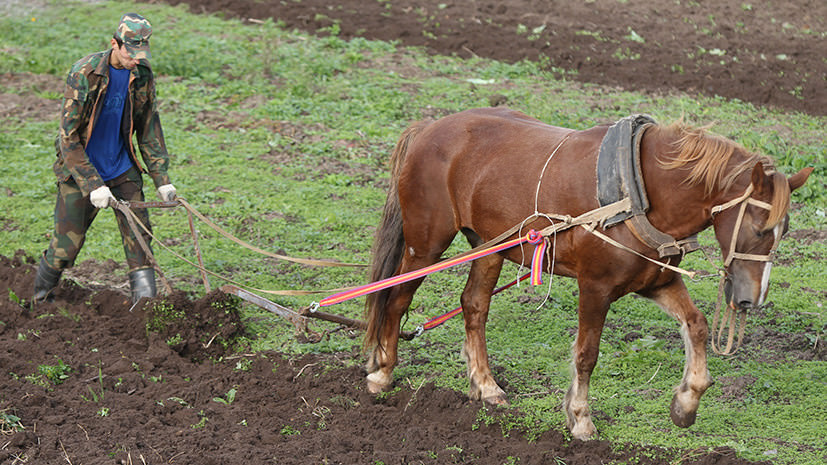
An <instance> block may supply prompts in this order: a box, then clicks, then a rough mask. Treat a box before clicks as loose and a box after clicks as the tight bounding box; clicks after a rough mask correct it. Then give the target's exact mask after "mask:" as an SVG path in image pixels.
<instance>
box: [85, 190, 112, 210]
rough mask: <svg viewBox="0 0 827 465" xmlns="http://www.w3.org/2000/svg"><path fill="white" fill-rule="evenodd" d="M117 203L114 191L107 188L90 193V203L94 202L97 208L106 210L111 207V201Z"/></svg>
mask: <svg viewBox="0 0 827 465" xmlns="http://www.w3.org/2000/svg"><path fill="white" fill-rule="evenodd" d="M110 200H112V201H115V196H113V195H112V191H110V190H109V188H108V187H106V186H101V187H98V188H97V189H95V190H93V191H92V192H90V193H89V201H90V202H92V205H94V206H95V207H96V208H106V207H108V206H109V201H110Z"/></svg>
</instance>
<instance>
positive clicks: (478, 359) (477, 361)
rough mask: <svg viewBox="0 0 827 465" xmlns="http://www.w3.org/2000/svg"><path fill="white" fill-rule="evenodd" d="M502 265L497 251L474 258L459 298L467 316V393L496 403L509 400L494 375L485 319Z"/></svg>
mask: <svg viewBox="0 0 827 465" xmlns="http://www.w3.org/2000/svg"><path fill="white" fill-rule="evenodd" d="M502 266H503V258H502V257H501V256H500V255H498V254H493V255H489V256H487V257H483V258H479V259H477V260H476V261H474V262H473V264H472V265H471V272H470V273H469V275H468V282H467V283H466V284H465V290H464V291H463V292H462V297H461V299H460V300H461V303H462V315H463V319H464V320H465V342H464V343H463V345H462V355H463V357H464V358H465V361H466V362H467V364H468V381H469V383H470V388H469V391H468V397H470V398H471V399H474V400H478V399H482V400H483V401H485V402H488V403H489V404H494V405H498V404H507V403H508V401H507V400H506V396H505V392H504V391H503V390H502V389H501V388H500V386H498V385H497V382H496V381H494V377H493V376H492V375H491V367H490V366H489V364H488V349H487V346H486V342H485V323H486V321H487V320H488V309H489V305H490V303H491V292H492V290H493V289H494V286H495V285H496V284H497V278H498V277H499V276H500V270H502Z"/></svg>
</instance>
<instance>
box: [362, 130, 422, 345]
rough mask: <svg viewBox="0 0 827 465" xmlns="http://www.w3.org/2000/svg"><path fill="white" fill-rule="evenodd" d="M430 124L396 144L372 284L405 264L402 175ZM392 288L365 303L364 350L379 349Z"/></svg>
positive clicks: (377, 236) (373, 252)
mask: <svg viewBox="0 0 827 465" xmlns="http://www.w3.org/2000/svg"><path fill="white" fill-rule="evenodd" d="M427 124H428V123H427V122H426V121H419V122H417V123H414V124H412V125H411V126H409V127H408V128H407V129H406V130H405V131H404V132H403V133H402V135H401V136H400V137H399V140H398V141H397V142H396V148H395V149H394V151H393V155H391V160H390V164H391V180H390V187H389V188H388V198H387V200H386V201H385V209H384V211H383V212H382V221H381V222H380V223H379V228H378V229H377V230H376V234H375V235H374V238H373V249H372V250H371V263H370V282H376V281H381V280H383V279H385V278H389V277H391V276H393V274H394V273H396V270H397V269H398V268H399V264H400V263H401V262H402V253H403V251H404V248H405V237H404V236H403V234H402V211H401V209H400V207H399V191H398V189H399V174H400V172H401V171H402V167H403V166H404V164H405V157H406V156H407V153H408V145H409V144H410V143H411V142H412V141H413V139H414V138H415V137H416V135H417V134H419V132H420V131H421V130H422V128H424V127H425V126H426V125H427ZM389 296H390V288H388V289H383V290H381V291H378V292H374V293H372V294H368V296H367V300H366V302H365V321H367V328H366V330H365V340H364V347H365V350H368V349H371V348H373V347H375V346H377V345H380V344H381V343H380V337H379V336H380V331H381V330H382V326H383V325H384V323H385V316H386V306H387V303H388V297H389Z"/></svg>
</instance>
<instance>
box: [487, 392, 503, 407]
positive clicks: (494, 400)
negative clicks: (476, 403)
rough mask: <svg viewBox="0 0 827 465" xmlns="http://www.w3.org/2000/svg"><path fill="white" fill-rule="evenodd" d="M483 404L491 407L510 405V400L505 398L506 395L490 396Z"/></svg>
mask: <svg viewBox="0 0 827 465" xmlns="http://www.w3.org/2000/svg"><path fill="white" fill-rule="evenodd" d="M483 402H485V403H486V404H489V405H503V406H507V405H508V399H507V398H506V397H505V394H497V395H493V396H488V397H486V398H485V399H483Z"/></svg>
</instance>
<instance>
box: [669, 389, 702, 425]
mask: <svg viewBox="0 0 827 465" xmlns="http://www.w3.org/2000/svg"><path fill="white" fill-rule="evenodd" d="M697 415H698V412H687V411H685V410H684V409H683V408H682V407H681V405H680V403H679V402H678V396H677V394H676V395H675V396H674V397H672V406H671V407H670V409H669V417H670V418H672V423H674V424H675V426H679V427H681V428H689V427H690V426H692V425H694V424H695V418H696V417H697Z"/></svg>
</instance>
